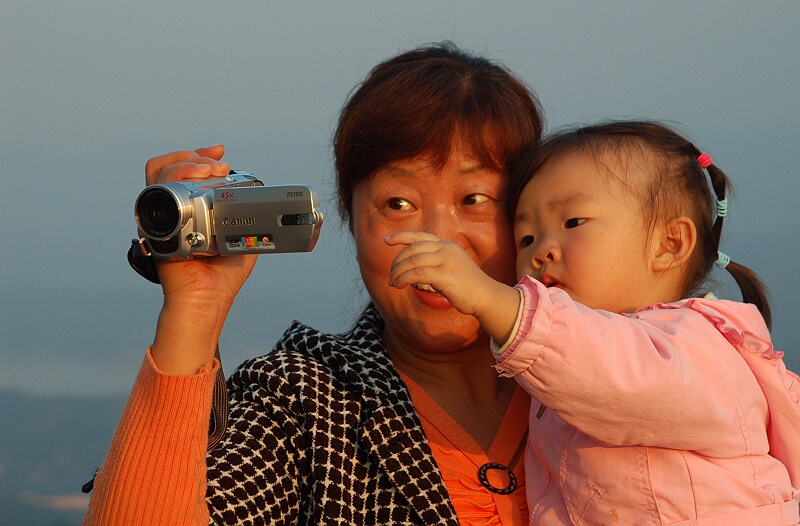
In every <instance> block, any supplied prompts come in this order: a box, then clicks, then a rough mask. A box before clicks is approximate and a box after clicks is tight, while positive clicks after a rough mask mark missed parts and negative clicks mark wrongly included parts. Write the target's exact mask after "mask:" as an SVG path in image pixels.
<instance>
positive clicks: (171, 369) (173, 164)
mask: <svg viewBox="0 0 800 526" xmlns="http://www.w3.org/2000/svg"><path fill="white" fill-rule="evenodd" d="M224 153H225V148H224V147H223V146H221V145H220V146H210V147H207V148H199V149H197V150H195V151H191V150H183V151H177V152H172V153H168V154H165V155H160V156H158V157H154V158H152V159H150V160H149V161H148V162H147V165H146V166H145V180H146V183H147V185H151V184H157V183H166V182H171V181H186V180H202V179H208V178H216V177H224V176H226V175H227V174H228V172H229V171H230V166H229V165H228V164H227V163H225V162H222V161H221V159H222V156H223V154H224ZM256 259H257V256H256V255H244V256H224V257H220V256H216V257H197V258H194V259H188V260H185V261H162V262H158V263H157V264H156V269H157V272H158V278H159V280H160V281H161V286H162V289H163V292H164V305H163V307H162V309H161V314H160V315H159V320H158V327H157V329H156V336H155V339H154V341H153V345H152V347H151V354H152V356H153V359H154V360H155V361H156V365H158V367H159V368H160V369H161V370H162V371H163V372H166V373H172V374H193V373H195V372H197V370H198V369H200V368H201V367H203V366H205V365H207V364H208V363H210V362H211V360H212V359H213V356H214V350H215V348H216V344H217V341H218V339H219V335H220V333H221V332H222V326H223V324H224V322H225V318H226V316H227V314H228V311H229V310H230V307H231V305H232V304H233V299H234V298H235V297H236V294H237V293H238V292H239V290H240V289H241V288H242V285H244V282H245V281H246V280H247V278H248V276H250V273H251V272H252V270H253V267H254V266H255V262H256Z"/></svg>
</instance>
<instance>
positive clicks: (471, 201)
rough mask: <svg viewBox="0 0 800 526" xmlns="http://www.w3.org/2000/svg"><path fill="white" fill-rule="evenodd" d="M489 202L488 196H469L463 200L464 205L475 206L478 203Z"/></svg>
mask: <svg viewBox="0 0 800 526" xmlns="http://www.w3.org/2000/svg"><path fill="white" fill-rule="evenodd" d="M488 200H489V196H488V195H485V194H469V195H468V196H467V197H465V198H464V204H465V205H477V204H480V203H485V202H486V201H488Z"/></svg>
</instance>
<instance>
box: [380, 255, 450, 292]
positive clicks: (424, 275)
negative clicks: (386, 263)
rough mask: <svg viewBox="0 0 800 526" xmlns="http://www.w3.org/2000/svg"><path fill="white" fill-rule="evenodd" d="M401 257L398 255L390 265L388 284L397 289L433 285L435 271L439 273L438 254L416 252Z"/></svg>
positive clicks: (439, 259)
mask: <svg viewBox="0 0 800 526" xmlns="http://www.w3.org/2000/svg"><path fill="white" fill-rule="evenodd" d="M416 246H417V245H414V247H416ZM406 250H408V249H406ZM406 250H404V251H403V252H406ZM402 255H403V254H402V253H401V254H398V256H397V257H398V259H395V261H394V262H393V263H392V268H391V269H390V270H389V284H391V285H392V286H396V287H398V288H402V287H403V286H405V285H412V284H414V283H426V284H428V285H433V284H432V283H431V281H433V280H436V279H437V278H436V276H437V271H438V272H439V273H440V272H441V271H440V269H441V263H442V260H441V257H439V254H438V253H436V252H417V253H411V254H406V257H401V256H402Z"/></svg>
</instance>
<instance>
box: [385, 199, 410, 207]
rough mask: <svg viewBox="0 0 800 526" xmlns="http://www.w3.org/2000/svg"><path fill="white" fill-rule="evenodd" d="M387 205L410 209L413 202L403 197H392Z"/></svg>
mask: <svg viewBox="0 0 800 526" xmlns="http://www.w3.org/2000/svg"><path fill="white" fill-rule="evenodd" d="M386 205H387V206H388V207H389V208H391V209H392V210H408V209H409V208H411V203H409V202H408V201H406V200H405V199H403V198H402V197H392V198H390V199H389V200H388V201H387V202H386Z"/></svg>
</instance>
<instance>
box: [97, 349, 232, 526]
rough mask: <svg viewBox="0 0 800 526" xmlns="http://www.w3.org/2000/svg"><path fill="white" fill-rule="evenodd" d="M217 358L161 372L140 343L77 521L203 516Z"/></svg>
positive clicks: (199, 521)
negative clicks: (137, 365)
mask: <svg viewBox="0 0 800 526" xmlns="http://www.w3.org/2000/svg"><path fill="white" fill-rule="evenodd" d="M218 368H219V362H217V361H216V360H215V361H214V363H212V364H211V365H209V366H207V367H206V368H204V369H203V370H201V371H200V372H199V373H198V374H195V375H192V376H172V375H167V374H164V373H161V372H160V371H158V369H157V368H156V366H155V363H154V362H153V360H152V357H151V356H150V351H149V349H148V351H147V354H146V356H145V359H144V363H143V364H142V367H141V369H140V371H139V375H138V377H137V378H136V382H135V383H134V386H133V389H132V392H131V395H130V397H129V399H128V402H127V404H126V406H125V410H124V411H123V413H122V417H121V418H120V422H119V424H118V426H117V430H116V432H115V434H114V437H113V439H112V441H111V447H110V449H109V452H108V456H107V457H106V460H105V462H104V463H103V465H102V467H101V468H100V469H99V470H98V472H97V476H96V478H95V484H94V490H93V492H92V499H91V501H90V503H89V509H88V511H87V513H86V516H85V518H84V524H85V525H95V524H102V525H104V526H106V525H128V524H194V525H205V524H208V509H207V507H206V501H205V490H206V444H207V440H208V438H207V437H208V426H209V418H210V414H211V396H212V393H213V390H214V378H215V374H216V371H217V369H218Z"/></svg>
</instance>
